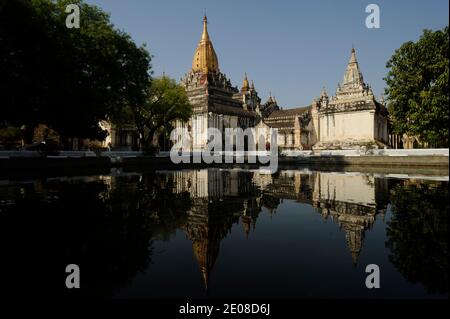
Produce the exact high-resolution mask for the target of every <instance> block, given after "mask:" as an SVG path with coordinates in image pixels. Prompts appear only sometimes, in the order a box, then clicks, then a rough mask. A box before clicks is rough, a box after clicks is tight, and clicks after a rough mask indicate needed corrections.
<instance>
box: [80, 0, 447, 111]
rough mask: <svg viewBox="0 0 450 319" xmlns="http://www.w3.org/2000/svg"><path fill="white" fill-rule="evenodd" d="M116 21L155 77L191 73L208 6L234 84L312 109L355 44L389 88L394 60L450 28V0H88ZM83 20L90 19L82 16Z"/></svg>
mask: <svg viewBox="0 0 450 319" xmlns="http://www.w3.org/2000/svg"><path fill="white" fill-rule="evenodd" d="M86 2H88V3H90V4H95V5H98V6H99V7H101V8H102V9H103V10H105V11H106V12H109V13H110V14H111V20H112V22H113V23H114V25H115V26H116V27H117V28H119V29H122V30H124V31H126V32H127V33H129V34H130V35H131V36H132V38H133V39H134V40H135V41H136V42H137V43H138V44H142V43H146V44H147V45H148V48H149V50H150V52H151V54H152V55H154V59H153V70H154V72H155V76H157V75H161V74H162V73H163V72H165V73H166V74H167V75H168V76H171V77H174V78H176V79H177V80H179V79H180V78H181V77H182V76H183V75H184V74H185V73H186V72H188V71H189V69H190V67H191V63H192V57H193V54H194V50H195V48H196V46H197V43H198V41H199V40H200V35H201V31H202V18H203V14H204V11H205V9H206V11H207V15H208V21H209V26H208V27H209V34H210V36H211V39H212V41H213V44H214V48H215V50H216V52H217V55H218V58H219V66H220V69H221V71H222V72H223V73H225V74H226V75H227V76H228V77H229V78H230V79H231V81H232V83H233V85H238V86H239V87H240V86H241V84H242V79H243V76H244V72H247V73H248V75H249V78H250V79H251V80H254V82H255V87H256V89H257V90H258V92H259V95H260V97H261V98H262V99H263V102H264V101H266V99H267V97H268V95H269V92H272V94H273V95H274V96H276V98H277V100H278V103H279V104H280V105H281V106H284V107H285V108H291V107H298V106H306V105H308V104H310V103H311V101H312V99H313V98H315V97H317V96H318V95H319V94H320V91H321V90H322V87H326V89H327V91H328V94H329V95H332V94H334V93H335V90H336V86H337V84H338V83H339V82H341V81H342V78H343V76H344V71H345V68H346V65H347V62H348V60H349V57H350V51H351V47H352V45H354V46H355V49H356V53H357V57H358V61H359V64H360V67H361V70H362V73H363V76H364V79H365V81H366V83H368V84H370V85H372V87H373V89H374V92H375V94H376V95H377V96H379V95H380V94H381V93H382V92H383V88H384V85H385V84H384V81H383V77H384V76H385V75H386V72H387V70H386V68H385V66H386V61H387V60H388V59H389V57H390V56H391V55H392V54H393V52H394V50H395V49H397V48H398V47H400V45H401V44H402V43H403V42H405V41H410V40H417V39H418V38H419V36H420V35H421V33H422V30H423V29H425V28H426V29H432V30H437V29H441V28H443V27H445V26H447V25H448V20H449V16H448V11H449V2H448V0H340V1H339V0H304V1H297V0H295V1H294V0H289V1H288V0H278V1H276V0H220V1H219V0H189V1H187V0H86ZM370 3H375V4H377V5H379V7H380V9H381V28H380V29H367V28H366V26H365V20H366V17H367V15H368V13H366V12H365V8H366V6H367V5H368V4H370ZM81 18H82V17H81Z"/></svg>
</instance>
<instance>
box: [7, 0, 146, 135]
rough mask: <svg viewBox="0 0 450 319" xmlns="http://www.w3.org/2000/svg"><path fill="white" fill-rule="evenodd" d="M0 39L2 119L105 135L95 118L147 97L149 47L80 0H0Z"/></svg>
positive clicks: (110, 115)
mask: <svg viewBox="0 0 450 319" xmlns="http://www.w3.org/2000/svg"><path fill="white" fill-rule="evenodd" d="M68 4H77V5H78V6H79V7H80V22H81V23H80V24H81V25H80V28H79V29H68V28H67V27H66V24H65V21H66V18H67V15H68V14H67V13H66V12H65V9H66V6H67V5H68ZM0 42H1V45H0V67H1V69H2V73H1V76H0V87H1V88H2V90H1V91H0V100H1V101H2V104H3V103H4V104H5V105H4V106H3V105H2V112H1V114H0V121H1V122H3V123H11V124H12V125H15V126H19V127H20V126H22V125H25V127H27V128H28V132H29V133H30V132H32V131H33V129H34V127H35V126H36V125H37V124H39V123H44V124H47V125H48V126H49V127H51V128H53V129H54V130H56V131H57V132H58V133H59V134H60V135H61V137H62V139H63V140H67V138H68V137H79V138H91V139H102V138H104V137H105V136H106V132H104V131H103V130H102V129H101V128H100V126H99V122H100V121H102V120H107V119H110V118H113V117H117V113H118V112H119V111H120V110H121V109H122V108H123V105H131V106H133V107H135V106H136V105H142V104H143V103H144V102H145V100H146V96H147V93H148V88H149V84H150V81H151V77H150V75H151V72H150V69H151V65H150V62H151V57H150V55H149V53H148V52H147V50H146V48H145V47H144V46H142V47H138V46H136V44H135V43H134V42H133V41H132V39H131V38H130V36H129V35H127V34H126V33H124V32H122V31H119V30H117V29H115V28H114V26H113V25H112V24H111V22H110V21H109V16H108V15H107V14H106V13H105V12H103V11H102V10H101V9H99V8H98V7H95V6H92V5H88V4H86V3H84V2H83V1H81V0H31V1H24V0H14V1H6V2H4V1H2V2H1V3H0ZM3 70H4V71H3ZM29 137H30V136H29V135H28V139H29Z"/></svg>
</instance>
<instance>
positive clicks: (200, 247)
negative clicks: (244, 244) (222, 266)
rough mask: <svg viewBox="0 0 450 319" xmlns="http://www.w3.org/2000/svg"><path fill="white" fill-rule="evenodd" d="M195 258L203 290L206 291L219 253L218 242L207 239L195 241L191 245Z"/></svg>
mask: <svg viewBox="0 0 450 319" xmlns="http://www.w3.org/2000/svg"><path fill="white" fill-rule="evenodd" d="M192 246H193V249H194V255H195V258H196V259H197V261H198V264H199V266H200V272H201V273H202V277H203V283H204V285H205V290H206V291H208V283H209V274H210V272H211V271H212V268H213V266H214V263H215V262H216V259H217V255H218V253H219V241H214V240H209V239H208V238H205V239H202V240H196V241H194V242H193V244H192Z"/></svg>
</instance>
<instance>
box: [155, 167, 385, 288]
mask: <svg viewBox="0 0 450 319" xmlns="http://www.w3.org/2000/svg"><path fill="white" fill-rule="evenodd" d="M163 174H164V176H165V178H166V179H167V181H166V182H167V184H170V185H173V187H174V189H173V192H174V193H176V194H182V193H185V194H189V196H190V198H191V207H190V209H189V211H188V212H187V214H188V219H187V222H186V224H185V225H184V226H183V231H184V232H185V233H186V235H187V237H188V238H189V240H191V241H192V245H193V252H194V255H195V257H196V259H197V261H198V263H199V267H200V271H201V274H202V276H203V280H204V284H205V288H206V289H207V287H208V280H209V277H210V275H211V272H212V269H213V267H214V264H215V261H216V259H217V258H218V256H219V250H220V242H221V240H222V239H224V238H225V237H226V236H227V235H228V233H229V232H230V231H231V228H232V226H233V224H235V223H242V225H243V231H244V232H245V236H246V237H248V236H249V234H250V232H251V231H252V229H255V227H256V223H257V219H258V215H259V214H260V212H261V211H262V209H263V208H265V209H266V210H267V211H268V212H269V214H270V215H271V216H272V214H273V213H275V212H276V210H277V207H278V206H279V205H280V203H281V202H282V201H283V200H285V199H287V200H293V201H296V202H300V203H305V204H309V205H312V206H313V207H315V208H316V211H317V212H318V213H319V214H321V215H322V216H323V218H324V219H325V220H328V219H330V220H332V221H335V222H336V223H337V225H338V227H340V228H341V229H342V230H343V231H345V238H346V241H347V246H348V249H349V251H350V253H351V258H352V261H353V264H354V265H355V266H356V264H357V261H358V256H359V254H360V252H361V250H362V248H363V242H364V234H365V231H366V230H368V229H370V228H371V227H372V226H373V224H374V222H375V219H376V216H377V215H378V214H380V216H381V217H382V218H383V217H384V213H385V210H386V207H387V204H388V180H386V179H379V178H376V177H374V176H373V175H369V174H360V173H357V174H352V173H329V172H311V171H307V170H306V171H281V172H279V173H278V174H276V175H270V174H261V173H259V172H256V171H255V172H251V171H240V170H220V169H205V170H198V171H188V170H187V171H176V172H163ZM169 180H171V181H170V183H169ZM299 213H301V212H299Z"/></svg>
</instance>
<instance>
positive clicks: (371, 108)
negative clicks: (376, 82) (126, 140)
mask: <svg viewBox="0 0 450 319" xmlns="http://www.w3.org/2000/svg"><path fill="white" fill-rule="evenodd" d="M182 85H183V86H184V87H185V89H186V92H187V94H188V98H189V101H190V103H191V104H192V107H193V115H192V117H191V119H190V120H189V122H188V123H177V124H176V126H178V127H180V126H184V127H185V128H187V130H188V131H189V134H190V137H191V144H192V145H191V147H192V149H203V148H205V147H206V144H207V142H208V136H207V129H208V128H217V129H219V130H220V131H222V132H224V131H225V129H226V128H242V129H244V130H245V129H246V128H249V127H255V128H263V129H264V128H266V129H267V130H270V128H274V129H277V130H278V141H277V142H278V146H279V147H281V148H283V149H292V150H311V149H313V150H314V149H318V150H320V149H353V148H359V147H361V146H363V145H365V146H367V145H371V146H372V147H373V148H383V147H386V146H388V144H389V142H388V140H389V136H388V117H387V115H388V113H387V109H386V107H385V105H384V101H380V102H379V101H377V99H376V98H375V96H374V94H373V92H372V89H371V88H370V86H369V85H367V84H366V83H365V82H364V79H363V76H362V73H361V71H360V68H359V65H358V61H357V59H356V51H355V49H352V51H351V56H350V60H349V62H348V65H347V69H346V71H345V74H344V79H343V81H342V83H341V84H340V85H339V86H338V88H337V90H336V94H335V96H332V97H329V96H328V95H327V93H326V92H325V90H323V91H322V93H321V94H320V96H319V97H318V98H317V99H314V100H313V101H312V103H311V105H307V106H305V107H300V108H286V109H284V108H282V107H280V106H279V105H278V103H277V101H276V100H275V99H274V98H273V97H272V96H270V97H269V99H268V100H267V101H266V102H265V103H261V98H260V97H259V96H258V92H257V90H256V88H255V85H254V84H253V82H251V83H250V82H249V80H248V78H247V74H245V77H244V80H243V83H242V87H241V88H240V89H239V88H238V87H234V86H233V85H232V84H231V81H230V80H229V79H228V78H227V77H226V76H225V74H224V73H222V72H221V70H220V66H219V59H218V57H217V54H216V52H215V50H214V46H213V43H212V40H211V37H210V35H209V33H208V21H207V17H206V16H205V17H204V19H203V32H202V35H201V38H200V42H199V43H198V46H197V49H196V50H195V54H194V57H193V60H192V67H191V69H190V70H189V72H188V73H187V74H186V75H185V77H184V78H183V79H182Z"/></svg>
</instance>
